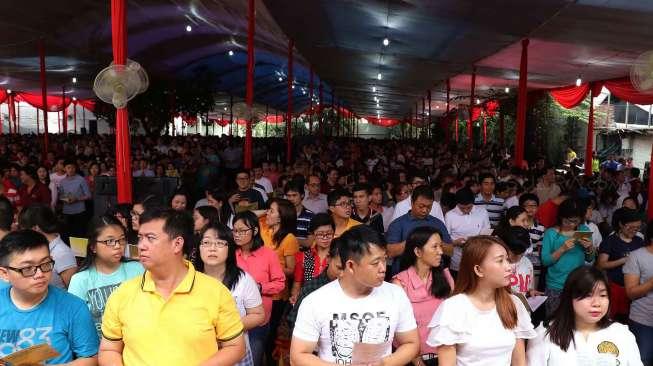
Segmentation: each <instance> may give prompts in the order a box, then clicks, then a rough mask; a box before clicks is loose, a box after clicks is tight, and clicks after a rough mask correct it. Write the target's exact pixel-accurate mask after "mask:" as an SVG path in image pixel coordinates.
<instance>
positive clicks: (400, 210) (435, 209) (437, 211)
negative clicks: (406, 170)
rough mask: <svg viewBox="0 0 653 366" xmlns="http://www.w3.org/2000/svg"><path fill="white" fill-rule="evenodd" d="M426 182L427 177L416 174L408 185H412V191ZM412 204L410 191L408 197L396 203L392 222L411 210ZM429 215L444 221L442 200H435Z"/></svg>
mask: <svg viewBox="0 0 653 366" xmlns="http://www.w3.org/2000/svg"><path fill="white" fill-rule="evenodd" d="M425 184H426V178H425V177H422V176H420V175H415V176H413V177H412V179H411V180H410V184H409V185H408V187H410V191H411V192H412V191H413V189H415V188H417V187H418V186H421V185H425ZM411 206H412V202H411V198H410V193H409V195H408V198H406V199H404V200H402V201H400V202H398V203H397V204H396V205H395V210H394V212H393V213H392V219H391V220H390V222H391V223H392V221H395V220H396V219H397V218H399V217H401V216H403V215H405V214H407V213H408V211H410V208H411ZM429 215H431V216H433V217H435V218H436V219H438V220H440V221H443V222H444V214H443V213H442V207H440V202H436V201H434V202H433V206H431V212H430V213H429Z"/></svg>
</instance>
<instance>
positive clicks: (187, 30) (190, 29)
mask: <svg viewBox="0 0 653 366" xmlns="http://www.w3.org/2000/svg"><path fill="white" fill-rule="evenodd" d="M192 31H193V27H191V26H190V24H189V25H187V26H186V32H189V33H190V32H192Z"/></svg>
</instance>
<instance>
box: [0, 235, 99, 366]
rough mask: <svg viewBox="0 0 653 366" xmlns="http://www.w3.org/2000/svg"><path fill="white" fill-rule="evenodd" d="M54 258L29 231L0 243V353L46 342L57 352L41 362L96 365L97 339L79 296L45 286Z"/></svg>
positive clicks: (43, 241) (45, 244) (42, 239)
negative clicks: (52, 356)
mask: <svg viewBox="0 0 653 366" xmlns="http://www.w3.org/2000/svg"><path fill="white" fill-rule="evenodd" d="M53 269H54V261H53V260H52V257H50V250H49V248H48V240H47V239H46V238H45V237H44V236H43V235H42V234H39V233H37V232H36V231H32V230H20V231H16V232H12V233H9V234H7V235H6V236H5V237H4V238H3V239H2V241H0V277H1V278H2V279H3V280H4V281H7V282H9V284H10V286H8V287H3V288H0V357H5V356H7V355H10V354H12V353H14V352H16V351H19V350H21V349H25V348H28V347H31V346H35V345H38V344H43V343H47V344H49V345H50V346H51V347H52V348H54V349H55V350H56V351H57V352H58V353H59V355H58V356H57V357H54V358H51V359H49V360H47V361H46V364H66V365H75V366H81V365H88V366H92V365H97V357H96V356H97V352H98V346H99V341H98V337H97V333H96V331H95V326H94V324H93V319H92V318H91V314H90V312H89V311H88V307H87V306H86V304H85V303H84V301H82V300H81V299H79V298H77V297H76V296H74V295H71V294H68V293H67V292H65V291H63V290H61V289H59V288H56V287H53V286H49V285H48V283H49V282H50V276H51V275H52V270H53Z"/></svg>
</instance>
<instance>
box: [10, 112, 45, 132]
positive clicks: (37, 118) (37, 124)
mask: <svg viewBox="0 0 653 366" xmlns="http://www.w3.org/2000/svg"><path fill="white" fill-rule="evenodd" d="M40 113H41V111H39V110H38V109H37V110H36V134H37V135H40V134H41V127H40V126H39V125H40V123H39V114H40ZM0 131H2V129H0Z"/></svg>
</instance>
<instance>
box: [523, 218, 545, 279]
mask: <svg viewBox="0 0 653 366" xmlns="http://www.w3.org/2000/svg"><path fill="white" fill-rule="evenodd" d="M544 230H545V229H544V225H542V224H540V223H539V222H537V221H533V224H532V225H531V227H530V228H528V234H529V235H530V237H531V247H530V248H528V250H526V256H527V257H528V259H530V260H531V263H533V266H534V267H536V268H538V270H539V268H540V266H541V261H540V253H541V252H542V237H543V236H544Z"/></svg>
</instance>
